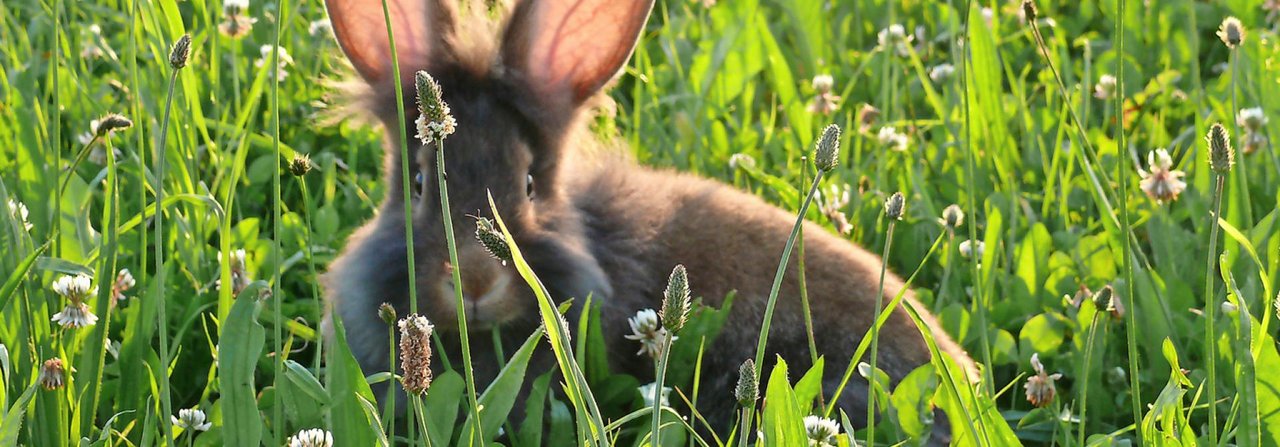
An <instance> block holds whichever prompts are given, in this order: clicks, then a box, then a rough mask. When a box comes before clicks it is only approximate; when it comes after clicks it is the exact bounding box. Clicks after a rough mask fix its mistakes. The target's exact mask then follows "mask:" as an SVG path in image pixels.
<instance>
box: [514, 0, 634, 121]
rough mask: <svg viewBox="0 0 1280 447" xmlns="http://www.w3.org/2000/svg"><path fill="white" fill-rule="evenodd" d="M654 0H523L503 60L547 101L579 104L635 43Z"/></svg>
mask: <svg viewBox="0 0 1280 447" xmlns="http://www.w3.org/2000/svg"><path fill="white" fill-rule="evenodd" d="M653 3H654V0H522V1H520V3H519V4H517V5H516V8H515V11H513V12H512V14H511V17H510V19H509V22H508V24H507V30H506V33H505V35H504V36H503V41H502V62H503V63H504V64H505V65H506V67H507V68H508V69H510V70H511V71H512V72H513V73H512V75H513V76H515V77H517V78H521V79H522V81H523V82H524V84H525V85H526V86H527V87H528V88H529V89H530V90H532V91H533V92H534V93H535V94H536V95H537V96H538V97H539V99H540V100H542V101H543V102H544V104H545V105H549V106H552V107H553V108H558V109H561V110H564V109H566V108H568V109H572V108H574V107H578V106H579V105H582V103H583V101H585V100H586V99H587V98H589V97H591V96H592V95H594V94H595V93H596V92H598V91H600V89H601V88H602V87H604V85H605V84H606V83H608V82H609V80H611V79H613V77H614V75H616V74H617V73H618V72H619V71H621V70H622V67H623V66H625V65H626V63H627V59H629V58H630V57H631V52H632V50H634V49H635V46H636V41H637V40H639V38H640V32H641V31H643V30H644V24H645V22H646V21H648V19H649V11H650V10H652V9H653Z"/></svg>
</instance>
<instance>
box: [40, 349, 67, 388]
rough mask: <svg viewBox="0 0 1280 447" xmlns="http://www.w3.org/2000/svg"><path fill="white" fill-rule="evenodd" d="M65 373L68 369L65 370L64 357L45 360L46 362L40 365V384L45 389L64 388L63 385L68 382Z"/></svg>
mask: <svg viewBox="0 0 1280 447" xmlns="http://www.w3.org/2000/svg"><path fill="white" fill-rule="evenodd" d="M65 375H66V371H65V370H63V367H62V359H60V358H57V357H54V358H51V359H49V360H45V361H44V364H42V365H40V374H39V377H38V379H39V381H40V386H42V387H44V389H45V390H48V391H53V390H56V389H58V388H62V386H63V385H65V384H66V382H65V380H64V376H65Z"/></svg>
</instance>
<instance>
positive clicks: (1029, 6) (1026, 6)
mask: <svg viewBox="0 0 1280 447" xmlns="http://www.w3.org/2000/svg"><path fill="white" fill-rule="evenodd" d="M1038 14H1039V11H1036V2H1034V1H1032V0H1022V16H1023V17H1024V18H1026V19H1027V22H1035V21H1036V16H1037V15H1038Z"/></svg>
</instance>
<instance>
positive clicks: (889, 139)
mask: <svg viewBox="0 0 1280 447" xmlns="http://www.w3.org/2000/svg"><path fill="white" fill-rule="evenodd" d="M876 138H877V139H879V140H880V144H882V145H885V146H888V147H889V149H893V150H895V151H898V152H905V151H906V150H907V143H908V139H907V136H906V134H902V133H899V132H898V129H895V128H894V127H893V126H884V127H881V128H880V132H879V133H878V134H877V135H876Z"/></svg>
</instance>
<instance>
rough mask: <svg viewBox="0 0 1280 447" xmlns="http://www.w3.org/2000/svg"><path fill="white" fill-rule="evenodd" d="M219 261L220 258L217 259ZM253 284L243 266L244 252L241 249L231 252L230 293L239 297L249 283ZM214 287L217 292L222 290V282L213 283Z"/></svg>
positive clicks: (219, 280)
mask: <svg viewBox="0 0 1280 447" xmlns="http://www.w3.org/2000/svg"><path fill="white" fill-rule="evenodd" d="M219 260H221V258H219ZM251 282H253V278H252V277H250V276H249V271H248V269H247V267H246V266H245V251H244V249H243V248H240V249H236V250H233V251H232V252H231V293H232V294H234V295H239V294H240V292H242V291H244V289H245V288H246V287H249V283H251ZM214 286H215V287H217V288H218V290H221V289H222V280H221V279H218V280H215V281H214Z"/></svg>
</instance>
